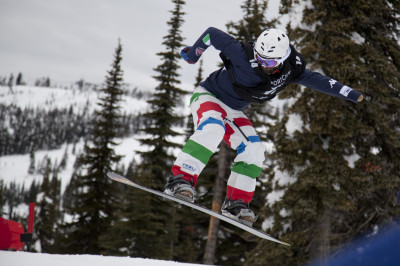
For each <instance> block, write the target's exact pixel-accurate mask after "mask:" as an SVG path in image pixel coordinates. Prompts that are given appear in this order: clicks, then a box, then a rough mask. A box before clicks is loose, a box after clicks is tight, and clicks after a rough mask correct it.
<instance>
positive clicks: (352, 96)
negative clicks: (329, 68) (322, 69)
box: [294, 69, 363, 103]
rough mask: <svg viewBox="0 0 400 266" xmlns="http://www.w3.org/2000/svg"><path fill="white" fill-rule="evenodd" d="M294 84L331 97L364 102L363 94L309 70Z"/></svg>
mask: <svg viewBox="0 0 400 266" xmlns="http://www.w3.org/2000/svg"><path fill="white" fill-rule="evenodd" d="M294 83H296V84H300V85H303V86H306V87H308V88H310V89H313V90H316V91H319V92H322V93H325V94H328V95H331V96H335V97H338V98H342V99H345V100H349V101H352V102H354V103H357V102H361V101H362V100H363V95H362V93H361V92H358V91H356V90H354V89H352V88H350V87H348V86H346V85H343V84H342V83H340V82H338V81H337V80H335V79H332V78H330V77H327V76H324V75H322V74H320V73H318V72H314V71H311V70H308V69H306V70H305V71H304V73H303V75H301V76H300V77H299V78H298V79H297V80H295V81H294Z"/></svg>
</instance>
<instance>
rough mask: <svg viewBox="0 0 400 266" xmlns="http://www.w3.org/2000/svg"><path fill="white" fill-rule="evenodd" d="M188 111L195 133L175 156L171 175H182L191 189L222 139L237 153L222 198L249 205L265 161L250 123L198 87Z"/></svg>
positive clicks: (239, 112)
mask: <svg viewBox="0 0 400 266" xmlns="http://www.w3.org/2000/svg"><path fill="white" fill-rule="evenodd" d="M190 110H191V112H192V115H193V121H194V126H195V129H196V130H195V132H194V134H193V135H192V136H191V137H190V138H189V140H188V141H187V142H186V144H185V145H184V147H183V148H182V152H181V153H180V154H179V155H178V157H177V159H176V161H175V164H174V166H173V168H172V174H173V175H174V176H176V175H179V174H183V175H184V179H186V180H189V181H190V180H193V182H194V186H195V185H196V182H197V178H198V176H199V175H200V173H201V171H202V170H203V168H204V167H205V166H206V164H207V163H208V160H209V159H210V157H211V155H212V154H213V153H214V152H215V151H216V150H217V148H218V145H219V144H220V142H221V141H222V139H223V140H224V141H225V142H226V143H227V144H228V145H229V146H230V147H231V148H232V149H235V150H236V151H237V156H236V158H235V160H234V164H233V167H232V169H231V174H230V176H229V179H228V184H227V191H226V197H227V198H230V199H231V200H238V199H242V200H244V202H245V203H247V202H250V201H251V199H252V198H253V194H254V190H255V187H256V177H258V176H259V175H260V173H261V170H262V165H263V162H264V159H265V157H264V152H265V148H264V146H263V144H262V143H261V140H260V137H259V136H258V135H257V133H256V131H255V129H254V127H253V125H252V123H251V122H250V120H249V119H248V118H247V117H246V116H245V114H244V113H243V112H242V111H238V110H234V109H232V108H230V107H229V106H227V105H225V104H224V103H223V102H222V101H220V100H219V99H217V98H216V97H215V96H214V95H213V94H211V93H210V92H208V91H207V90H206V89H204V88H202V87H197V88H196V89H195V91H194V93H193V96H192V98H191V99H190Z"/></svg>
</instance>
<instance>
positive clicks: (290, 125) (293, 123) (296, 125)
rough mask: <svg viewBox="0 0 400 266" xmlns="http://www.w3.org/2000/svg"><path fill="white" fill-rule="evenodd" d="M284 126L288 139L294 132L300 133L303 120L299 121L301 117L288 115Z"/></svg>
mask: <svg viewBox="0 0 400 266" xmlns="http://www.w3.org/2000/svg"><path fill="white" fill-rule="evenodd" d="M285 126H286V133H287V134H288V135H289V137H290V138H292V137H293V136H294V133H295V132H296V131H300V132H301V130H302V127H303V120H302V119H301V116H300V115H299V114H290V115H289V119H288V121H287V122H286V125H285Z"/></svg>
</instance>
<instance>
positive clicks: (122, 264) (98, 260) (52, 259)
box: [0, 250, 200, 266]
mask: <svg viewBox="0 0 400 266" xmlns="http://www.w3.org/2000/svg"><path fill="white" fill-rule="evenodd" d="M0 265H1V266H22V265H29V266H55V265H56V266H110V265H112V266H133V265H135V266H136V265H137V266H154V265H155V266H185V265H186V266H189V265H190V266H195V265H200V264H189V263H179V262H174V261H162V260H153V259H141V258H129V257H112V256H96V255H50V254H43V253H28V252H20V251H15V252H14V251H2V250H0Z"/></svg>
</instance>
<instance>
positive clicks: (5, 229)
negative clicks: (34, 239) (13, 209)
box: [0, 217, 25, 250]
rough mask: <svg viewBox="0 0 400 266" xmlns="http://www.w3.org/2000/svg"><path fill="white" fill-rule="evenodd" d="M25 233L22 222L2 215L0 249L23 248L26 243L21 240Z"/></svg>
mask: <svg viewBox="0 0 400 266" xmlns="http://www.w3.org/2000/svg"><path fill="white" fill-rule="evenodd" d="M23 233H24V228H23V227H22V224H21V223H17V222H14V221H10V220H7V219H4V218H2V217H0V249H15V250H23V249H24V244H25V243H24V242H21V235H22V234H23Z"/></svg>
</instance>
